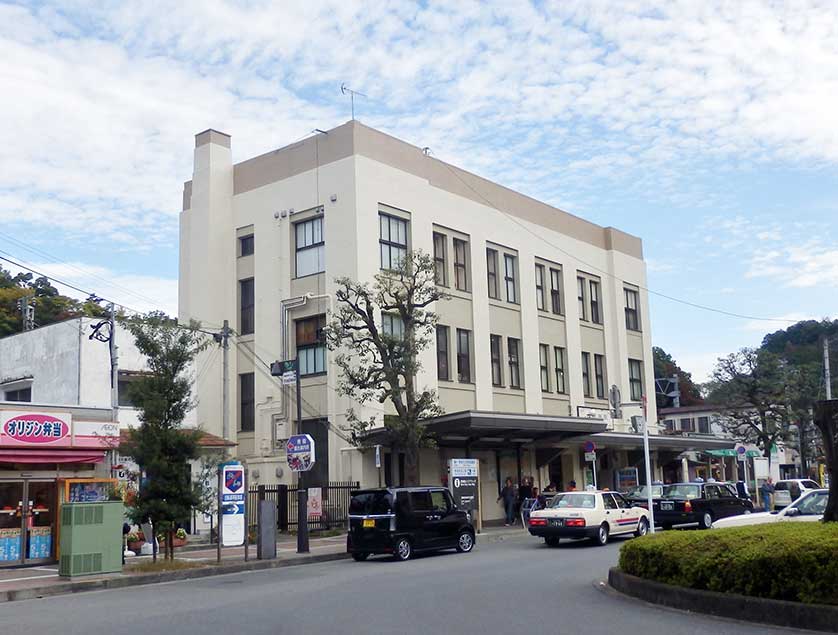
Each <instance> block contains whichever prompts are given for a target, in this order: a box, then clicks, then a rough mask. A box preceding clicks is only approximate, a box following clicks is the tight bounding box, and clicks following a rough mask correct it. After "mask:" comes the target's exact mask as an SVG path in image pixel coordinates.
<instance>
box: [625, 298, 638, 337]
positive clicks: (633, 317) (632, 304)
mask: <svg viewBox="0 0 838 635" xmlns="http://www.w3.org/2000/svg"><path fill="white" fill-rule="evenodd" d="M623 291H624V292H625V294H626V328H627V329H628V330H629V331H639V330H640V314H639V312H638V310H637V305H638V296H637V291H634V290H633V289H623Z"/></svg>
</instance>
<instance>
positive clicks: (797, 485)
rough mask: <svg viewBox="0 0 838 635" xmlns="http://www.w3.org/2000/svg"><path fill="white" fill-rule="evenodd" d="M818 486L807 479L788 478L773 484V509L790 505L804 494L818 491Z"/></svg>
mask: <svg viewBox="0 0 838 635" xmlns="http://www.w3.org/2000/svg"><path fill="white" fill-rule="evenodd" d="M820 487H821V486H820V485H819V484H818V483H816V482H815V481H813V480H812V479H809V478H789V479H784V480H782V481H777V482H776V483H775V484H774V509H783V508H784V507H786V506H788V505H791V502H792V501H793V500H797V499H798V498H800V497H801V496H803V494H805V493H806V492H810V491H812V490H816V489H820Z"/></svg>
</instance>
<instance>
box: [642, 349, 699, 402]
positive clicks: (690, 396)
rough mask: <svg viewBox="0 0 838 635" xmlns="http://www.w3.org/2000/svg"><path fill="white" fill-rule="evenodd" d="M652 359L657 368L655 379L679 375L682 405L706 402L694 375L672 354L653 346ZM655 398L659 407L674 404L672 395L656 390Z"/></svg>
mask: <svg viewBox="0 0 838 635" xmlns="http://www.w3.org/2000/svg"><path fill="white" fill-rule="evenodd" d="M652 359H653V363H654V368H655V379H662V378H664V377H674V376H677V377H678V390H679V391H680V392H681V405H682V406H697V405H700V404H703V403H704V399H703V398H702V396H701V390H700V389H699V387H698V386H697V385H696V384H695V382H693V378H692V375H691V374H690V373H688V372H686V371H685V370H682V369H681V367H680V366H678V363H677V362H676V361H675V360H674V359H673V357H672V355H670V354H669V353H667V352H666V351H665V350H663V349H662V348H660V347H659V346H653V347H652ZM655 399H656V401H657V405H658V409H660V408H671V407H672V405H673V399H672V397H667V396H666V395H663V394H660V393H658V392H657V391H656V392H655Z"/></svg>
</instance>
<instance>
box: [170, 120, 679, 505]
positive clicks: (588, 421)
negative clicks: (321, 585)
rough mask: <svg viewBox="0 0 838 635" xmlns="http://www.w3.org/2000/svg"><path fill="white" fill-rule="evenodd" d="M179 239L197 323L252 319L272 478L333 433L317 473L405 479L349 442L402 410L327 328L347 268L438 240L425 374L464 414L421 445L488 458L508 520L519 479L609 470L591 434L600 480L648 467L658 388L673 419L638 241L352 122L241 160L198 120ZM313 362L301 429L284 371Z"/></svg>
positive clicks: (322, 478) (250, 459)
mask: <svg viewBox="0 0 838 635" xmlns="http://www.w3.org/2000/svg"><path fill="white" fill-rule="evenodd" d="M180 247H181V250H180V297H179V313H180V319H181V320H183V321H185V320H189V319H195V320H199V321H201V322H202V323H204V324H205V325H208V326H210V327H213V328H218V327H219V326H220V325H221V324H222V322H223V321H224V320H229V323H230V325H231V327H232V328H233V329H234V331H235V335H234V336H233V337H232V338H231V347H230V363H229V377H230V382H229V387H230V393H229V394H230V399H229V408H230V411H229V421H230V425H229V431H228V437H229V438H230V439H231V440H232V441H235V442H236V443H237V444H238V446H237V453H238V456H239V458H241V459H243V460H245V461H246V462H247V464H248V466H249V469H250V472H251V476H252V480H255V482H257V483H265V484H271V483H276V482H292V480H293V478H292V475H291V473H290V472H289V470H288V469H287V465H286V463H285V453H284V445H283V440H284V439H286V438H287V437H288V436H290V435H291V434H294V433H296V432H298V431H302V432H306V433H309V434H311V435H312V436H313V437H314V438H315V441H316V443H317V467H316V469H315V472H314V474H313V476H312V478H313V479H314V481H310V482H319V483H320V484H325V483H326V482H327V481H336V480H359V481H361V482H362V484H365V485H374V484H377V483H378V482H379V481H380V482H382V483H385V482H386V483H395V484H399V482H400V481H401V480H403V478H404V457H403V456H400V455H399V452H398V448H388V447H384V448H382V449H381V459H380V467H379V468H376V465H375V453H374V452H371V451H363V452H362V451H360V450H358V449H357V448H355V447H354V446H353V445H352V444H351V443H350V441H349V436H348V434H347V432H346V430H345V429H344V426H345V412H346V410H347V409H348V408H349V407H354V408H355V409H356V411H358V412H359V413H361V414H364V415H366V416H375V417H377V418H378V419H379V420H381V419H382V418H383V416H384V414H386V413H387V412H390V411H389V410H388V408H387V404H384V405H381V404H358V403H354V402H353V401H352V400H351V399H347V398H344V397H341V396H339V395H338V393H337V391H336V386H337V384H338V381H339V376H338V371H337V369H336V367H335V366H334V365H333V363H332V360H331V359H330V353H329V352H328V351H327V350H326V347H325V344H324V342H323V338H322V327H323V325H324V323H325V321H326V320H327V319H328V314H329V311H330V310H331V309H332V308H333V306H334V305H333V302H334V291H335V282H334V281H335V278H336V277H339V276H348V277H350V278H353V279H357V280H368V281H372V279H373V277H374V276H375V275H376V274H377V273H379V272H380V271H381V270H382V269H386V268H388V267H389V266H390V265H391V263H393V262H395V261H397V260H398V259H399V258H400V257H401V256H402V255H403V254H404V253H405V252H406V251H407V250H415V249H421V250H423V251H424V252H426V253H429V254H433V256H434V258H435V262H436V265H437V282H438V283H439V284H441V285H443V286H445V287H446V288H447V290H448V292H449V293H450V295H451V296H452V297H451V299H450V300H449V301H445V302H440V303H438V306H437V307H436V311H437V312H438V314H439V318H440V320H439V322H440V325H439V328H438V329H437V334H436V335H437V337H436V346H435V347H430V348H428V349H427V350H425V351H424V352H423V354H422V357H421V361H422V366H423V368H422V372H421V376H420V378H419V382H420V384H421V385H423V386H431V387H433V388H435V389H437V390H438V393H439V399H440V402H441V405H442V407H443V408H444V410H445V413H446V414H445V415H443V416H442V417H440V418H438V419H436V420H433V421H430V422H429V423H428V425H429V426H430V427H431V429H432V430H433V431H434V434H435V436H436V438H437V440H438V444H439V448H437V449H433V450H426V451H423V453H422V457H421V476H422V481H423V482H425V483H428V484H438V483H440V482H445V480H446V459H448V458H452V457H463V456H471V457H476V458H480V459H481V476H482V482H483V484H484V486H485V487H483V503H484V518H492V517H500V515H501V511H500V507H499V506H496V505H495V502H494V501H495V498H496V496H497V489H496V485H497V484H498V483H500V482H501V481H502V480H503V479H505V478H506V477H507V476H511V477H512V478H513V480H516V481H517V480H519V479H520V478H521V477H522V476H533V477H534V478H535V480H536V484H537V485H538V484H539V483H540V485H541V486H542V487H544V486H546V485H547V484H548V483H549V482H550V481H554V482H555V483H556V485H557V486H559V487H562V486H566V485H567V483H568V482H569V481H571V480H575V481H577V483H578V484H579V486H580V487H581V486H582V485H583V484H584V483H585V482H586V481H590V480H592V478H593V474H592V473H591V470H590V463H585V461H584V456H583V452H582V446H583V443H584V442H585V440H589V439H591V438H593V437H591V436H590V435H593V434H596V435H598V436H597V437H596V438H593V439H594V442H595V443H596V445H597V446H598V448H597V449H598V454H597V464H596V465H597V477H598V482H599V485H600V486H608V487H614V486H615V485H617V484H618V483H617V479H620V478H622V479H626V478H630V477H627V476H626V474H625V472H620V470H621V468H626V467H632V466H635V465H638V464H639V460H638V457H637V451H638V450H639V448H640V437H639V435H638V434H637V432H636V431H634V430H633V429H632V426H631V421H630V418H631V416H632V415H639V414H641V411H642V406H641V404H642V400H643V396H644V395H645V394H647V393H648V394H649V395H652V396H651V397H650V399H649V400H648V404H649V406H648V411H647V417H648V419H649V420H650V421H652V422H655V421H656V419H657V417H656V413H655V407H654V402H655V400H654V398H653V393H654V390H653V388H652V387H653V386H654V377H653V374H652V363H651V337H650V323H649V308H648V298H647V294H646V292H645V285H646V267H645V264H644V261H643V250H642V244H641V241H640V239H639V238H636V237H634V236H630V235H628V234H626V233H624V232H621V231H620V230H618V229H614V228H612V227H600V226H598V225H595V224H593V223H591V222H588V221H586V220H583V219H581V218H578V217H576V216H573V215H571V214H568V213H567V212H564V211H562V210H559V209H556V208H554V207H551V206H549V205H546V204H544V203H541V202H539V201H536V200H534V199H532V198H529V197H527V196H524V195H522V194H519V193H517V192H514V191H512V190H510V189H507V188H505V187H503V186H501V185H498V184H496V183H493V182H491V181H488V180H486V179H483V178H480V177H478V176H475V175H474V174H471V173H469V172H466V171H464V170H461V169H459V168H457V167H455V166H452V165H449V164H447V163H444V162H442V161H440V160H438V159H435V158H433V157H432V156H430V155H429V153H428V152H427V151H424V150H423V149H421V148H418V147H416V146H413V145H410V144H408V143H405V142H403V141H400V140H398V139H396V138H394V137H391V136H389V135H387V134H384V133H382V132H379V131H377V130H374V129H372V128H369V127H367V126H365V125H363V124H361V123H359V122H357V121H350V122H348V123H346V124H344V125H342V126H339V127H337V128H334V129H332V130H329V131H328V132H325V133H318V134H315V135H314V136H312V137H310V138H308V139H306V140H304V141H300V142H298V143H295V144H292V145H290V146H286V147H284V148H281V149H278V150H275V151H273V152H269V153H267V154H264V155H261V156H258V157H254V158H252V159H249V160H246V161H243V162H240V163H236V164H234V163H233V161H232V157H231V138H230V137H229V136H228V135H226V134H223V133H220V132H217V131H215V130H207V131H205V132H202V133H200V134H198V135H197V136H196V147H195V162H194V175H193V178H192V180H191V181H189V182H187V183H186V184H185V187H184V197H183V212H182V214H181V238H180ZM382 319H383V320H384V321H385V322H386V321H387V320H389V317H387V316H385V317H383V318H382ZM383 328H385V329H386V328H397V326H393V325H392V324H387V323H385V324H383ZM294 357H299V360H300V369H301V374H302V406H303V408H302V410H303V421H302V424H301V425H299V424H298V423H297V421H296V415H295V413H296V404H295V401H294V399H295V396H294V392H293V390H290V389H288V388H283V387H282V386H281V385H280V384H279V382H278V381H277V378H275V377H272V376H271V375H270V372H269V369H268V367H267V364H269V363H270V362H273V361H275V360H278V359H283V358H284V359H289V358H294ZM221 358H222V353H221V352H220V351H219V347H212V348H211V349H209V350H208V351H207V352H206V353H204V355H203V357H202V359H201V360H199V363H198V381H197V398H198V399H197V401H198V404H197V417H198V423H199V425H201V426H203V427H204V428H205V429H206V430H207V431H209V432H212V433H214V434H222V433H223V429H222V417H221V404H222V385H221V377H222V372H221ZM612 387H615V388H614V389H613V390H614V392H615V393H617V392H618V393H619V399H618V401H619V404H620V408H619V410H615V409H613V408H612V404H611V403H609V395H610V394H611V393H612ZM614 396H615V397H616V396H617V395H616V394H615V395H614ZM618 401H617V400H613V403H617V402H618ZM615 414H616V415H617V416H614V415H615ZM674 442H676V443H677V442H678V440H674ZM671 449H672V450H679V448H671ZM680 449H683V448H680ZM495 507H497V509H495Z"/></svg>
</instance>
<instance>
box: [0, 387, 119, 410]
mask: <svg viewBox="0 0 838 635" xmlns="http://www.w3.org/2000/svg"><path fill="white" fill-rule="evenodd" d="M4 398H5V400H6V401H19V402H24V401H25V402H27V403H30V402H31V401H32V386H27V387H26V388H18V389H16V390H7V391H6V392H5V393H4ZM119 405H120V406H121V405H122V404H119Z"/></svg>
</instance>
